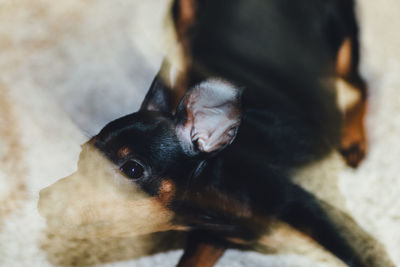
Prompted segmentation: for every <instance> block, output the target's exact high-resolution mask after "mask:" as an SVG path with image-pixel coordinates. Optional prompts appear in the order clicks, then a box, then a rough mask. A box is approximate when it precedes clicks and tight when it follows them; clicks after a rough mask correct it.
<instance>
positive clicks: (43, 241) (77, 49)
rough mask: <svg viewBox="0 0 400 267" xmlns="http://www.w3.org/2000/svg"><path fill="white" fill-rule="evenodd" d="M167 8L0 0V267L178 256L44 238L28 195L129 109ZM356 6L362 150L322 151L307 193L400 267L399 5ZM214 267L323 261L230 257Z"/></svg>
mask: <svg viewBox="0 0 400 267" xmlns="http://www.w3.org/2000/svg"><path fill="white" fill-rule="evenodd" d="M167 2H168V1H167V0H146V1H138V0H131V1H128V0H118V1H106V0H90V1H78V0H68V1H62V2H61V1H51V0H42V1H36V0H20V1H9V0H0V51H1V53H0V266H16V267H20V266H53V265H58V264H62V265H75V266H82V265H85V264H99V265H100V266H174V264H175V263H176V262H177V260H178V258H179V256H180V254H181V253H182V252H181V251H180V250H172V251H170V252H164V253H157V254H155V255H153V256H144V257H140V258H137V257H138V256H140V255H149V254H152V252H153V250H154V249H153V248H152V246H154V244H158V243H157V242H158V241H155V240H154V239H157V238H160V240H164V241H165V240H167V242H168V240H169V237H168V236H158V235H156V236H150V237H132V238H125V239H107V240H97V241H93V240H89V239H88V240H83V241H82V240H80V241H76V240H69V239H68V238H65V237H58V236H54V235H51V234H49V233H47V232H45V231H44V230H45V229H46V227H45V221H44V219H43V218H42V217H40V215H39V214H38V211H37V200H38V192H39V190H40V189H42V188H44V187H46V186H48V185H50V184H52V183H54V182H56V181H57V180H58V179H60V178H62V177H64V176H66V175H68V174H70V173H72V172H73V171H74V170H76V162H77V159H78V155H79V152H80V144H82V143H83V142H85V141H86V140H87V138H88V137H89V136H91V135H93V134H95V133H96V132H97V131H98V130H99V129H100V128H101V126H102V125H104V124H105V123H106V122H108V121H110V120H111V119H114V118H116V117H118V116H120V115H123V114H126V113H129V112H132V111H135V110H136V109H137V107H138V105H139V103H140V101H141V100H142V98H143V94H144V93H145V91H146V89H147V87H148V85H149V83H150V82H151V79H152V77H153V75H154V73H155V72H156V71H157V68H158V66H159V64H160V61H161V58H162V53H163V49H162V47H163V45H162V44H163V42H162V40H163V38H161V37H160V36H162V32H163V26H162V25H164V22H165V11H166V9H167V5H168V3H167ZM358 11H359V18H360V24H361V29H362V35H361V41H362V65H361V70H362V73H363V75H364V77H365V78H366V79H367V81H368V83H369V85H370V96H371V101H370V105H369V114H368V121H367V124H368V133H369V147H370V152H369V154H368V157H367V158H366V160H365V162H364V163H363V165H362V166H361V167H360V168H359V169H358V170H356V171H353V170H350V169H346V168H345V167H344V166H343V163H342V162H341V161H340V159H339V158H338V157H337V156H332V158H331V161H330V162H329V163H326V164H324V165H323V167H320V169H317V170H316V172H317V173H319V174H320V175H321V176H324V177H325V176H326V179H327V180H326V183H325V184H323V185H321V184H318V183H310V184H309V185H307V186H309V187H310V188H311V189H313V190H318V189H320V190H318V191H319V193H318V194H320V195H322V196H323V197H325V198H327V199H330V200H332V201H333V202H335V201H336V203H337V204H338V205H342V206H344V207H345V208H346V209H347V210H349V212H350V213H351V214H352V215H353V216H354V217H355V218H356V220H357V221H358V222H359V223H360V224H361V225H362V226H363V227H364V228H365V229H366V230H367V231H369V232H370V233H371V234H372V235H373V236H375V237H376V238H377V239H378V240H380V241H381V242H382V243H383V244H384V245H385V246H386V248H387V250H388V252H389V254H390V256H391V257H392V259H393V261H394V262H395V263H396V265H397V266H400V253H399V251H400V200H399V197H398V195H399V194H400V180H399V179H398V174H399V172H400V165H399V164H398V160H399V159H400V145H398V138H399V136H400V99H399V97H398V90H399V89H400V34H399V33H398V29H399V27H400V17H399V16H398V13H399V12H400V2H398V1H397V0H386V1H384V2H382V1H372V0H365V1H360V3H359V8H358ZM330 186H332V187H336V188H338V190H339V191H340V193H339V194H338V193H337V192H336V191H335V190H327V187H328V188H330ZM327 192H335V193H331V194H333V195H329V194H328V193H327ZM133 258H136V259H133ZM218 266H220V267H222V266H232V267H236V266H238V267H239V266H293V267H294V266H328V264H324V263H316V262H312V261H311V260H309V259H308V258H307V256H302V255H293V254H290V255H287V254H286V255H262V254H258V253H254V252H240V251H235V250H230V251H228V252H227V253H226V254H225V255H224V257H223V258H222V260H221V261H220V262H219V263H218ZM329 266H332V265H329Z"/></svg>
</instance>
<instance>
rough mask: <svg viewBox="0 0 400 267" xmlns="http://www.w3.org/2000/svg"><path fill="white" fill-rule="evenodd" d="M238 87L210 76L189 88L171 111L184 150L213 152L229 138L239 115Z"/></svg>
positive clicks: (232, 133) (224, 144)
mask: <svg viewBox="0 0 400 267" xmlns="http://www.w3.org/2000/svg"><path fill="white" fill-rule="evenodd" d="M240 95H241V90H240V89H239V88H237V87H235V86H234V85H232V84H230V83H228V82H225V81H222V80H217V79H210V80H207V81H205V82H202V83H200V84H199V85H197V86H195V87H193V88H192V89H190V90H189V91H188V92H187V93H186V95H185V96H184V98H183V99H182V101H181V102H180V104H179V106H178V108H177V111H176V113H175V120H176V133H177V136H178V138H179V139H180V141H181V144H182V146H183V147H184V150H185V151H186V152H188V153H197V152H199V151H201V152H214V151H218V150H221V149H223V148H224V147H225V146H227V145H229V144H230V143H232V142H233V140H234V138H235V136H236V133H237V130H238V127H239V124H240V119H241V108H240Z"/></svg>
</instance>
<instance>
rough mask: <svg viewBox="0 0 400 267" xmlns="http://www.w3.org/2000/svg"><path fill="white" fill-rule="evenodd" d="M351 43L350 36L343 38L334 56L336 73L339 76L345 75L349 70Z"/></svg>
mask: <svg viewBox="0 0 400 267" xmlns="http://www.w3.org/2000/svg"><path fill="white" fill-rule="evenodd" d="M351 47H352V43H351V39H350V38H346V39H344V41H343V42H342V44H341V46H340V48H339V50H338V53H337V58H336V73H337V74H338V75H339V76H340V77H346V76H348V75H349V74H350V72H351V64H352V51H351V50H352V49H351Z"/></svg>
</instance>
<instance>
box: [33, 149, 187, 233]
mask: <svg viewBox="0 0 400 267" xmlns="http://www.w3.org/2000/svg"><path fill="white" fill-rule="evenodd" d="M166 205H167V203H165V197H163V198H160V197H158V196H155V197H153V196H149V195H148V194H146V193H145V192H143V191H142V190H140V189H139V188H138V187H137V186H135V184H134V183H133V182H131V181H129V180H127V179H126V178H125V177H123V176H122V175H121V174H119V172H118V171H117V170H116V167H115V166H114V165H113V164H112V163H110V162H109V161H108V160H106V159H105V158H104V157H103V156H102V155H101V154H100V153H99V152H98V151H97V150H95V149H93V148H90V151H85V152H84V156H81V159H80V161H79V171H78V172H76V173H74V174H72V175H70V176H68V177H66V178H63V179H61V180H59V181H58V182H56V183H54V184H53V185H51V186H49V187H47V188H45V189H43V190H41V192H40V199H39V203H38V209H39V212H40V214H41V215H42V216H43V217H44V218H45V219H46V221H47V225H48V227H49V228H50V229H51V230H52V231H55V232H59V233H63V234H65V235H68V236H71V237H78V238H86V237H129V236H135V235H142V234H149V233H153V232H160V231H168V230H184V229H185V227H183V226H179V225H176V224H174V223H173V221H174V213H173V212H172V211H171V210H169V209H167V208H166Z"/></svg>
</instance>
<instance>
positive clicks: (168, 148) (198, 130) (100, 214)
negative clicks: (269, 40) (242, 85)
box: [39, 77, 241, 236]
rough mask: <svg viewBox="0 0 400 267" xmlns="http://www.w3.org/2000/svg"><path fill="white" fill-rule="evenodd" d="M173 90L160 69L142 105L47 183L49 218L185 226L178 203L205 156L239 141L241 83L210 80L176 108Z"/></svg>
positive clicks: (117, 229) (127, 227) (137, 226)
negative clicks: (178, 215) (173, 107)
mask: <svg viewBox="0 0 400 267" xmlns="http://www.w3.org/2000/svg"><path fill="white" fill-rule="evenodd" d="M169 98H170V90H169V89H168V88H166V87H165V86H164V83H163V82H162V80H161V79H160V78H158V77H157V78H156V79H155V80H154V82H153V84H152V86H151V88H150V90H149V92H148V93H147V95H146V97H145V99H144V101H143V103H142V106H141V108H140V110H139V111H138V112H136V113H133V114H130V115H127V116H125V117H122V118H119V119H117V120H115V121H112V122H111V123H109V124H108V125H106V126H105V127H104V128H103V129H102V130H101V131H100V133H99V134H98V135H96V136H95V137H93V138H92V139H91V140H90V141H89V142H87V143H86V144H84V145H83V147H82V152H81V155H80V159H79V162H78V170H77V172H76V173H74V174H72V175H71V176H69V177H66V178H64V179H62V180H60V181H58V182H57V183H55V184H53V185H51V186H50V187H48V188H46V189H43V190H42V191H41V194H40V201H39V210H40V212H41V214H42V215H44V216H45V217H46V219H47V222H48V224H49V225H50V226H53V227H55V228H59V229H69V230H72V231H71V232H72V233H74V234H82V235H87V234H91V235H95V236H121V235H123V236H127V235H135V234H146V233H151V232H156V231H165V230H171V229H184V228H185V227H187V225H185V224H184V223H182V221H179V220H176V214H175V212H174V209H173V208H172V207H171V206H172V203H173V202H174V201H176V200H178V199H179V198H181V197H183V196H184V195H185V194H186V193H187V192H188V188H190V185H189V181H190V179H192V178H193V177H194V176H196V175H198V173H199V172H201V168H202V166H203V163H204V161H205V160H207V159H208V158H209V157H214V156H216V155H217V154H218V153H219V152H220V151H221V150H223V149H224V148H225V147H226V146H228V145H229V144H230V143H232V142H233V140H234V138H235V136H236V133H237V130H238V127H239V123H240V118H241V112H240V90H239V89H238V88H237V87H235V86H234V85H232V84H230V83H228V82H225V81H222V80H217V79H210V80H206V81H204V82H202V83H200V84H198V85H196V86H194V87H193V88H191V89H190V90H189V91H188V92H187V93H186V94H185V96H184V97H183V99H182V100H181V102H180V104H179V106H178V107H177V109H176V111H175V112H171V111H170V105H169V103H170V99H169ZM178 221H179V223H178Z"/></svg>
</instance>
